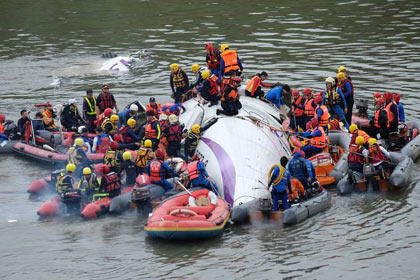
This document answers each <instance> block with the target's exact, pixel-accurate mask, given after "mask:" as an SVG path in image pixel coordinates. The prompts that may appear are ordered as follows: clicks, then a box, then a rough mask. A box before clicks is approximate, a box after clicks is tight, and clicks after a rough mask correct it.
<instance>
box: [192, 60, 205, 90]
mask: <svg viewBox="0 0 420 280" xmlns="http://www.w3.org/2000/svg"><path fill="white" fill-rule="evenodd" d="M191 71H192V72H193V73H194V75H195V82H194V83H192V84H191V85H190V88H195V87H200V86H201V85H202V84H203V77H201V67H200V65H198V64H193V65H192V66H191Z"/></svg>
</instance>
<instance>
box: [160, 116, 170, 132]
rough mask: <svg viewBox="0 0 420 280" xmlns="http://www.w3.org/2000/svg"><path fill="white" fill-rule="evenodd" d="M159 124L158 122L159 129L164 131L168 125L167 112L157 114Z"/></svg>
mask: <svg viewBox="0 0 420 280" xmlns="http://www.w3.org/2000/svg"><path fill="white" fill-rule="evenodd" d="M159 124H160V130H161V131H162V132H164V131H165V130H166V129H167V128H168V126H169V120H168V115H167V114H160V116H159Z"/></svg>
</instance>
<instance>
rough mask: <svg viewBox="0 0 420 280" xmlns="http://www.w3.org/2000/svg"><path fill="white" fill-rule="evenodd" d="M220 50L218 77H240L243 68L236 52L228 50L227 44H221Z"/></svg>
mask: <svg viewBox="0 0 420 280" xmlns="http://www.w3.org/2000/svg"><path fill="white" fill-rule="evenodd" d="M220 49H221V51H222V53H221V54H220V57H221V59H220V75H221V76H222V75H223V76H231V74H232V73H234V74H235V76H240V75H241V72H242V71H243V67H242V63H241V60H240V59H239V56H238V54H237V53H236V51H234V50H231V49H229V45H228V44H222V45H221V46H220Z"/></svg>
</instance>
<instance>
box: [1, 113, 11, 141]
mask: <svg viewBox="0 0 420 280" xmlns="http://www.w3.org/2000/svg"><path fill="white" fill-rule="evenodd" d="M5 121H6V116H5V115H4V114H0V142H2V141H5V140H8V139H9V136H7V135H6V131H5V129H4V122H5Z"/></svg>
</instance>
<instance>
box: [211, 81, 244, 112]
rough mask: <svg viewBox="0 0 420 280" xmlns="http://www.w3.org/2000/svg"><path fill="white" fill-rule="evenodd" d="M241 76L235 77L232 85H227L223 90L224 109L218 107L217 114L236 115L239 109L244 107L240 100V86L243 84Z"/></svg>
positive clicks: (222, 102)
mask: <svg viewBox="0 0 420 280" xmlns="http://www.w3.org/2000/svg"><path fill="white" fill-rule="evenodd" d="M241 82H242V79H241V77H238V76H237V77H234V78H233V81H232V85H231V86H230V85H227V86H226V87H225V90H224V91H223V95H222V98H221V105H222V109H223V110H220V109H217V110H216V114H217V115H220V114H224V115H226V116H235V115H237V114H238V111H239V110H240V109H241V108H242V104H241V102H240V101H239V94H238V87H240V86H241Z"/></svg>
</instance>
